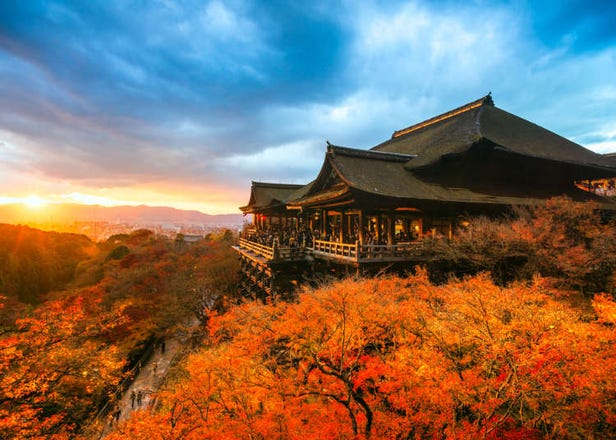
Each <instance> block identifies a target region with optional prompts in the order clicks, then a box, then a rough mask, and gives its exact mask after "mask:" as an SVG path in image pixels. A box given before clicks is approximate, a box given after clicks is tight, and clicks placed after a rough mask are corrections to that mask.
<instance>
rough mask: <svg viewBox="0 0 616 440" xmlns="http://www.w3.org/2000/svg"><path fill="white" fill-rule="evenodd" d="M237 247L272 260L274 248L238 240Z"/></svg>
mask: <svg viewBox="0 0 616 440" xmlns="http://www.w3.org/2000/svg"><path fill="white" fill-rule="evenodd" d="M239 245H240V247H241V248H244V249H247V250H249V251H252V252H254V253H255V254H257V255H261V256H262V257H265V258H267V259H268V260H272V259H273V258H274V248H273V247H271V246H265V245H264V244H260V243H256V242H254V241H250V240H247V239H245V238H240V241H239Z"/></svg>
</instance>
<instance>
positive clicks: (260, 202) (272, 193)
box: [240, 182, 306, 213]
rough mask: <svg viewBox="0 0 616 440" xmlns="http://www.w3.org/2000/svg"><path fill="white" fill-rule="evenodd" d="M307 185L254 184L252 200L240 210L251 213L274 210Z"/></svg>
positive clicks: (251, 191) (251, 192) (251, 194)
mask: <svg viewBox="0 0 616 440" xmlns="http://www.w3.org/2000/svg"><path fill="white" fill-rule="evenodd" d="M304 186H306V185H293V184H287V183H268V182H252V187H251V189H250V200H249V201H248V204H247V205H246V206H242V207H241V208H240V209H241V210H242V211H243V212H244V213H250V212H253V211H255V210H259V209H266V208H272V207H275V206H277V205H283V204H284V203H285V202H287V201H288V200H289V199H290V198H291V196H293V194H294V193H296V192H297V191H298V190H300V189H302V188H303V187H304Z"/></svg>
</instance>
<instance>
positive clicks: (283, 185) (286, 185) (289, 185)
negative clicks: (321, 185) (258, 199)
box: [252, 180, 305, 189]
mask: <svg viewBox="0 0 616 440" xmlns="http://www.w3.org/2000/svg"><path fill="white" fill-rule="evenodd" d="M304 185H305V184H300V183H276V182H258V181H256V180H253V181H252V186H258V187H262V188H263V187H268V188H286V189H297V188H301V187H302V186H304Z"/></svg>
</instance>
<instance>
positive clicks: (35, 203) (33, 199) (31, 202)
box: [23, 195, 48, 209]
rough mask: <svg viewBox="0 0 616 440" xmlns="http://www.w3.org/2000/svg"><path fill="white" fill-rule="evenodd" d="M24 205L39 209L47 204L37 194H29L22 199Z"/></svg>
mask: <svg viewBox="0 0 616 440" xmlns="http://www.w3.org/2000/svg"><path fill="white" fill-rule="evenodd" d="M23 203H24V205H26V206H27V207H28V208H31V209H41V208H43V207H45V206H46V205H47V203H48V202H47V200H45V199H42V198H40V197H39V196H35V195H29V196H28V197H26V198H24V199H23Z"/></svg>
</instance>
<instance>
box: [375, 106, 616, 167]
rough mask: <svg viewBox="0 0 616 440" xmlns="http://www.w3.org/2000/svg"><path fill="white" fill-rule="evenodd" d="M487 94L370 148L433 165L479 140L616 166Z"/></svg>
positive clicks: (420, 164) (569, 160) (551, 157)
mask: <svg viewBox="0 0 616 440" xmlns="http://www.w3.org/2000/svg"><path fill="white" fill-rule="evenodd" d="M487 98H489V96H487V97H485V98H482V99H479V100H477V101H473V102H472V103H470V104H467V105H466V106H462V107H459V108H457V109H455V110H452V111H450V112H447V113H444V114H442V115H440V116H437V117H434V118H431V119H428V120H427V121H424V122H422V123H419V124H416V125H413V126H411V127H409V128H406V129H404V130H400V131H398V132H395V133H394V135H393V136H392V138H391V139H389V140H388V141H386V142H383V143H381V144H379V145H377V146H375V147H374V148H372V150H376V151H383V152H395V153H403V154H414V155H417V156H418V157H417V158H415V159H413V160H411V161H410V162H409V163H408V164H407V168H408V169H418V168H424V167H428V166H431V165H433V164H435V163H437V162H438V161H439V160H440V159H441V158H443V157H445V156H448V155H456V154H463V153H465V152H466V151H468V150H470V149H471V148H472V147H473V146H474V145H476V144H478V143H479V142H480V141H488V142H491V143H492V144H494V145H495V146H498V147H500V148H501V149H503V150H505V151H509V152H511V153H514V154H521V155H524V156H528V157H535V158H540V159H549V160H555V161H560V162H567V163H572V164H579V165H585V166H590V167H599V168H603V167H608V168H609V167H613V166H614V165H613V162H611V161H610V160H607V159H606V158H605V157H604V156H602V155H600V154H596V153H594V152H592V151H590V150H587V149H586V148H584V147H582V146H581V145H578V144H576V143H574V142H571V141H570V140H568V139H565V138H563V137H562V136H559V135H557V134H556V133H553V132H551V131H549V130H546V129H545V128H542V127H540V126H538V125H536V124H533V123H532V122H529V121H527V120H525V119H522V118H520V117H518V116H515V115H513V114H511V113H508V112H506V111H504V110H501V109H499V108H498V107H495V106H494V103H493V102H492V100H491V99H489V100H488V99H487Z"/></svg>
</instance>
